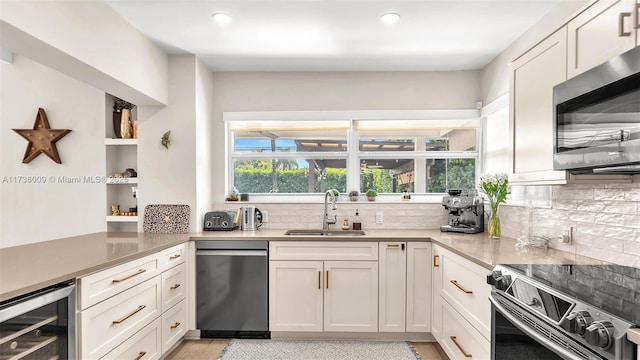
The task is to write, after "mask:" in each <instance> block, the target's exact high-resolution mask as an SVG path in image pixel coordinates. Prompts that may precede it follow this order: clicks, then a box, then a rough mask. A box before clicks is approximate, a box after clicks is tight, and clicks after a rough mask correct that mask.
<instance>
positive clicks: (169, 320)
mask: <svg viewBox="0 0 640 360" xmlns="http://www.w3.org/2000/svg"><path fill="white" fill-rule="evenodd" d="M185 304H186V300H182V301H181V302H180V303H178V305H176V306H174V307H172V308H171V309H169V310H168V311H167V312H166V313H164V314H162V353H163V354H164V353H166V352H167V351H168V350H169V349H171V347H172V346H173V345H175V344H176V343H177V342H178V341H179V340H180V339H182V337H183V336H184V334H186V333H187V312H186V310H187V309H186V306H185Z"/></svg>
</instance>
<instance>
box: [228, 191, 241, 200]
mask: <svg viewBox="0 0 640 360" xmlns="http://www.w3.org/2000/svg"><path fill="white" fill-rule="evenodd" d="M239 196H240V192H239V191H238V189H236V188H233V189H232V190H231V191H230V192H229V196H228V197H227V201H238V197H239Z"/></svg>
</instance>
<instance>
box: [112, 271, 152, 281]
mask: <svg viewBox="0 0 640 360" xmlns="http://www.w3.org/2000/svg"><path fill="white" fill-rule="evenodd" d="M145 271H147V270H146V269H140V270H138V272H135V273H133V274H131V275H127V276H125V277H123V278H122V279H114V280H111V282H112V283H113V284H117V283H120V282H123V281H125V280H129V279H131V278H132V277H134V276H138V275H140V274H142V273H143V272H145Z"/></svg>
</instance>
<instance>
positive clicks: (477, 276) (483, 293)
mask: <svg viewBox="0 0 640 360" xmlns="http://www.w3.org/2000/svg"><path fill="white" fill-rule="evenodd" d="M433 253H434V255H433V256H434V257H433V285H434V286H433V289H434V303H433V304H434V306H433V311H432V313H433V326H432V333H433V335H434V337H435V338H436V340H438V342H439V343H440V345H441V346H442V348H443V349H444V350H445V352H446V353H447V355H448V356H449V357H450V358H452V359H463V358H465V357H468V356H466V355H465V354H467V355H468V354H471V355H472V356H473V358H477V359H486V358H489V352H490V339H491V305H490V303H489V294H490V292H491V288H490V286H489V285H487V284H486V275H487V274H488V273H489V272H490V270H488V269H485V268H484V267H482V266H480V265H478V264H475V263H473V262H471V261H469V260H467V259H465V258H463V257H462V256H459V255H457V254H454V253H453V252H451V251H448V250H446V249H444V248H442V247H440V246H435V245H434V246H433ZM436 291H438V293H436Z"/></svg>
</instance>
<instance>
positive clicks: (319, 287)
mask: <svg viewBox="0 0 640 360" xmlns="http://www.w3.org/2000/svg"><path fill="white" fill-rule="evenodd" d="M320 276H322V271H318V289H322V286H320Z"/></svg>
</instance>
